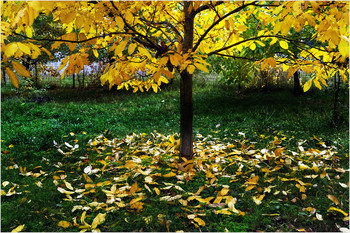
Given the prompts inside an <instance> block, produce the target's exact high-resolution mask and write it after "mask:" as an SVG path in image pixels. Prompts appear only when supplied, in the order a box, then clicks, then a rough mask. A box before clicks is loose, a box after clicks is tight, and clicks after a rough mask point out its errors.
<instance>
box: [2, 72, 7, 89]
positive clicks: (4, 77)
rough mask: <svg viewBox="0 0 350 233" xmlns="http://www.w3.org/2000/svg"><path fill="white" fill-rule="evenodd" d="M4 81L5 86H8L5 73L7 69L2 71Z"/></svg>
mask: <svg viewBox="0 0 350 233" xmlns="http://www.w3.org/2000/svg"><path fill="white" fill-rule="evenodd" d="M2 79H3V80H4V85H6V73H5V69H2Z"/></svg>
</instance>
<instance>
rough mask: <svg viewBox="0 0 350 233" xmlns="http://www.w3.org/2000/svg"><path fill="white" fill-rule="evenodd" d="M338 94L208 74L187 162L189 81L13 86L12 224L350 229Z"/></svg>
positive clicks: (9, 127)
mask: <svg viewBox="0 0 350 233" xmlns="http://www.w3.org/2000/svg"><path fill="white" fill-rule="evenodd" d="M333 95H334V93H333V90H332V88H329V90H327V91H318V90H311V91H309V92H307V93H305V94H303V95H302V96H299V97H295V96H294V95H293V94H292V92H291V90H289V89H273V90H270V91H268V92H261V91H260V90H245V91H240V92H238V91H236V90H235V89H233V88H232V87H229V86H224V85H221V84H219V83H217V82H216V81H212V80H207V79H197V80H195V81H194V96H193V102H194V134H195V158H194V159H193V160H191V161H185V160H182V159H181V158H179V157H178V145H179V140H178V138H179V136H178V134H177V132H179V83H178V82H177V81H175V82H174V84H171V85H170V86H167V87H164V88H163V89H162V91H161V92H160V93H157V94H155V93H132V92H127V91H115V90H112V91H109V90H106V89H104V88H90V89H68V88H66V89H52V90H51V89H48V90H40V91H34V92H30V93H27V92H24V91H23V90H19V91H16V90H14V89H13V88H12V87H10V86H9V85H6V86H2V100H1V142H2V143H1V152H2V163H1V182H2V186H1V189H2V191H1V197H2V205H1V211H2V215H1V223H2V224H1V227H2V231H12V230H13V229H15V228H17V227H19V228H17V230H18V229H20V228H22V227H24V228H23V229H22V230H23V231H37V232H38V231H48V232H50V231H51V232H56V231H80V230H89V231H95V230H101V231H120V232H121V231H231V232H235V231H339V228H341V227H345V228H349V226H348V221H349V219H348V213H349V211H348V209H349V169H348V168H349V156H348V155H349V152H348V148H349V128H348V123H349V122H348V115H349V113H348V111H349V109H348V106H349V103H348V89H346V87H345V88H343V89H341V93H340V109H339V111H340V121H339V124H338V125H335V124H334V123H333V121H332V110H333Z"/></svg>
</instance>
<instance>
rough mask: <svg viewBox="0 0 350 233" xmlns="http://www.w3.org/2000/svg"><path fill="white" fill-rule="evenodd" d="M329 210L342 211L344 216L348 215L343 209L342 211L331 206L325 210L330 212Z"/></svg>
mask: <svg viewBox="0 0 350 233" xmlns="http://www.w3.org/2000/svg"><path fill="white" fill-rule="evenodd" d="M331 211H337V212H339V213H342V214H343V215H344V216H348V214H347V213H345V212H344V211H342V210H341V209H338V208H335V207H333V206H331V207H329V209H328V210H327V212H331Z"/></svg>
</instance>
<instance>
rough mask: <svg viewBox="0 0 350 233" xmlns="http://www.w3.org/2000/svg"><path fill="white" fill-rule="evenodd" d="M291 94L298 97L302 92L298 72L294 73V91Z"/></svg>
mask: <svg viewBox="0 0 350 233" xmlns="http://www.w3.org/2000/svg"><path fill="white" fill-rule="evenodd" d="M293 93H294V95H295V96H298V95H300V94H301V93H303V92H302V89H301V86H300V72H299V70H297V71H296V72H295V73H294V90H293Z"/></svg>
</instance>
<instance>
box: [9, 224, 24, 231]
mask: <svg viewBox="0 0 350 233" xmlns="http://www.w3.org/2000/svg"><path fill="white" fill-rule="evenodd" d="M24 226H25V224H23V225H19V226H18V227H16V228H15V229H13V230H12V231H11V232H20V231H22V230H23V228H24Z"/></svg>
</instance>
